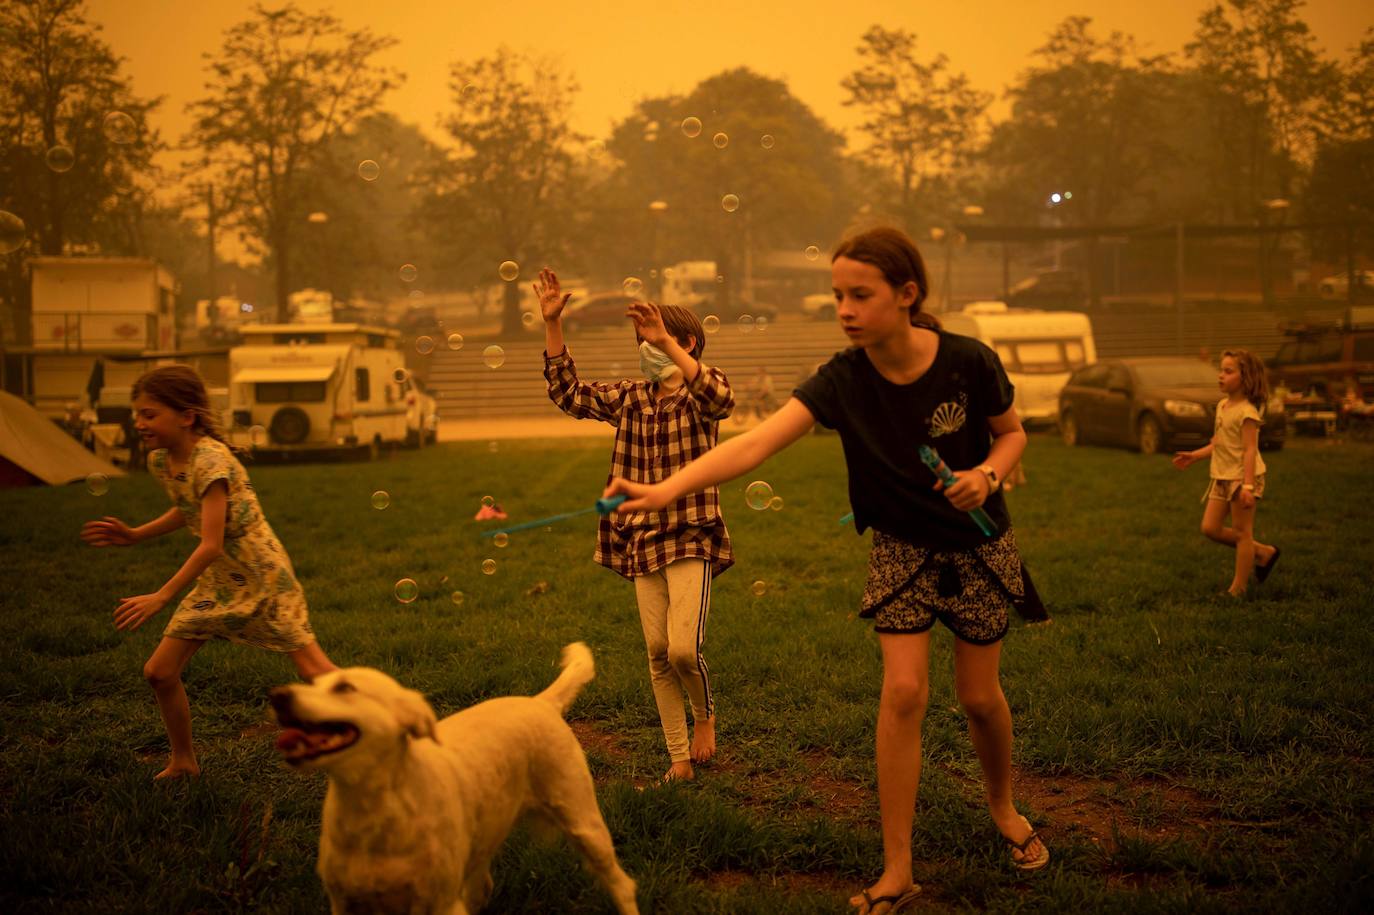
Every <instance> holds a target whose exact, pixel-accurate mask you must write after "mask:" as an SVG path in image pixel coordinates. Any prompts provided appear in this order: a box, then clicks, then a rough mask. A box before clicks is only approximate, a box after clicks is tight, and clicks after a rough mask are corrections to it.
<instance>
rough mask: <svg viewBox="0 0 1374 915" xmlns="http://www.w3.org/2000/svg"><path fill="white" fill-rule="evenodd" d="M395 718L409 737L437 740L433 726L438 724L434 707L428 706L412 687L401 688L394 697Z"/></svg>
mask: <svg viewBox="0 0 1374 915" xmlns="http://www.w3.org/2000/svg"><path fill="white" fill-rule="evenodd" d="M396 720H397V721H399V722H400V723H401V727H403V728H405V731H406V733H407V734H409V735H410V736H411V737H429V738H431V739H434V740H438V738H437V737H436V736H435V733H434V727H435V725H436V724H438V720H437V719H436V718H435V716H434V709H432V708H430V705H429V703H428V702H426V701H425V697H424V696H423V695H421V694H420V693H417V692H416V691H415V690H413V689H402V690H401V693H400V695H399V696H397V697H396Z"/></svg>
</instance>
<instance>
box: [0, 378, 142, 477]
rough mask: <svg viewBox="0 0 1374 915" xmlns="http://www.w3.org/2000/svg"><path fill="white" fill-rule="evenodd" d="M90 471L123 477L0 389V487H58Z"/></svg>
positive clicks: (51, 422) (112, 467)
mask: <svg viewBox="0 0 1374 915" xmlns="http://www.w3.org/2000/svg"><path fill="white" fill-rule="evenodd" d="M93 473H103V474H105V476H107V477H122V476H125V473H124V471H123V470H120V469H119V468H118V467H116V466H115V465H113V464H111V463H109V462H108V461H103V460H101V459H100V458H98V457H96V456H95V455H94V454H91V453H90V452H89V451H87V450H86V449H85V448H82V447H81V445H80V444H79V443H78V442H77V441H76V440H75V439H73V438H72V437H71V436H70V435H68V434H67V433H65V432H63V431H62V430H61V429H59V428H58V427H57V426H56V425H55V424H54V423H53V421H52V420H50V419H48V418H47V417H46V416H44V415H43V414H42V413H39V412H38V411H37V410H35V409H34V408H33V407H31V406H29V405H28V404H27V403H25V402H24V401H23V400H21V399H20V398H18V397H15V396H14V395H13V394H10V393H7V392H5V391H0V486H24V485H33V484H36V483H40V482H41V483H48V484H50V485H53V486H58V485H61V484H64V483H72V482H75V481H77V480H84V479H85V478H86V477H88V476H90V475H91V474H93Z"/></svg>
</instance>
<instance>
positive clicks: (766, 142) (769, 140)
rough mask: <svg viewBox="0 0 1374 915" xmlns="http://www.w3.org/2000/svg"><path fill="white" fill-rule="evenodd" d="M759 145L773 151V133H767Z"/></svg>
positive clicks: (761, 138) (760, 138)
mask: <svg viewBox="0 0 1374 915" xmlns="http://www.w3.org/2000/svg"><path fill="white" fill-rule="evenodd" d="M759 145H760V146H762V147H763V148H764V149H772V148H773V135H772V134H771V133H766V134H764V135H763V136H761V137H759Z"/></svg>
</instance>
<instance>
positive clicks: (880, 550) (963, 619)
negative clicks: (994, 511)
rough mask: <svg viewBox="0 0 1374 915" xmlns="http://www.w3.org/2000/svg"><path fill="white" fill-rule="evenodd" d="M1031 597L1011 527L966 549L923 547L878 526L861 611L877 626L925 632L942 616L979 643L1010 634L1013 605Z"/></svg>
mask: <svg viewBox="0 0 1374 915" xmlns="http://www.w3.org/2000/svg"><path fill="white" fill-rule="evenodd" d="M1024 596H1025V585H1024V583H1023V581H1022V578H1021V555H1020V553H1019V552H1018V551H1017V549H1016V538H1015V536H1014V535H1013V533H1012V531H1011V530H1007V531H1004V532H1003V533H1002V534H1001V535H999V536H998V537H996V538H994V539H993V540H990V541H988V542H987V543H984V544H980V545H978V546H976V547H972V548H970V549H965V550H934V549H930V548H929V547H918V546H913V545H912V544H910V543H907V542H906V541H905V540H901V539H899V538H897V537H893V536H890V535H888V534H884V533H882V532H881V531H874V532H873V549H872V551H871V552H870V553H869V556H868V581H867V583H866V584H865V585H864V594H863V603H862V609H861V610H860V612H859V615H860V616H862V617H864V618H866V619H872V620H873V623H874V625H873V629H874V631H876V632H893V633H898V632H925V631H927V630H928V629H930V627H931V626H934V625H935V620H937V619H938V620H939V621H940V622H942V623H944V624H945V626H946V627H947V628H948V629H949V630H950V631H951V632H953V633H954V634H955V635H956V636H957V637H959V638H960V639H962V640H964V641H965V642H970V643H972V644H974V645H989V644H991V643H993V642H996V641H997V640H998V639H1000V638H1002V637H1003V636H1004V635H1006V634H1007V628H1008V626H1009V621H1008V618H1007V607H1008V606H1010V605H1011V604H1012V602H1013V601H1014V600H1018V599H1021V598H1022V597H1024Z"/></svg>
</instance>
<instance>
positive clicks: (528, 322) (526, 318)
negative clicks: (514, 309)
mask: <svg viewBox="0 0 1374 915" xmlns="http://www.w3.org/2000/svg"><path fill="white" fill-rule="evenodd" d="M538 320H539V319H538V318H536V317H535V316H534V312H532V311H527V312H525V313H524V314H522V315H521V316H520V323H521V324H523V325H525V326H526V327H533V326H534V323H535V322H536V321H538Z"/></svg>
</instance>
